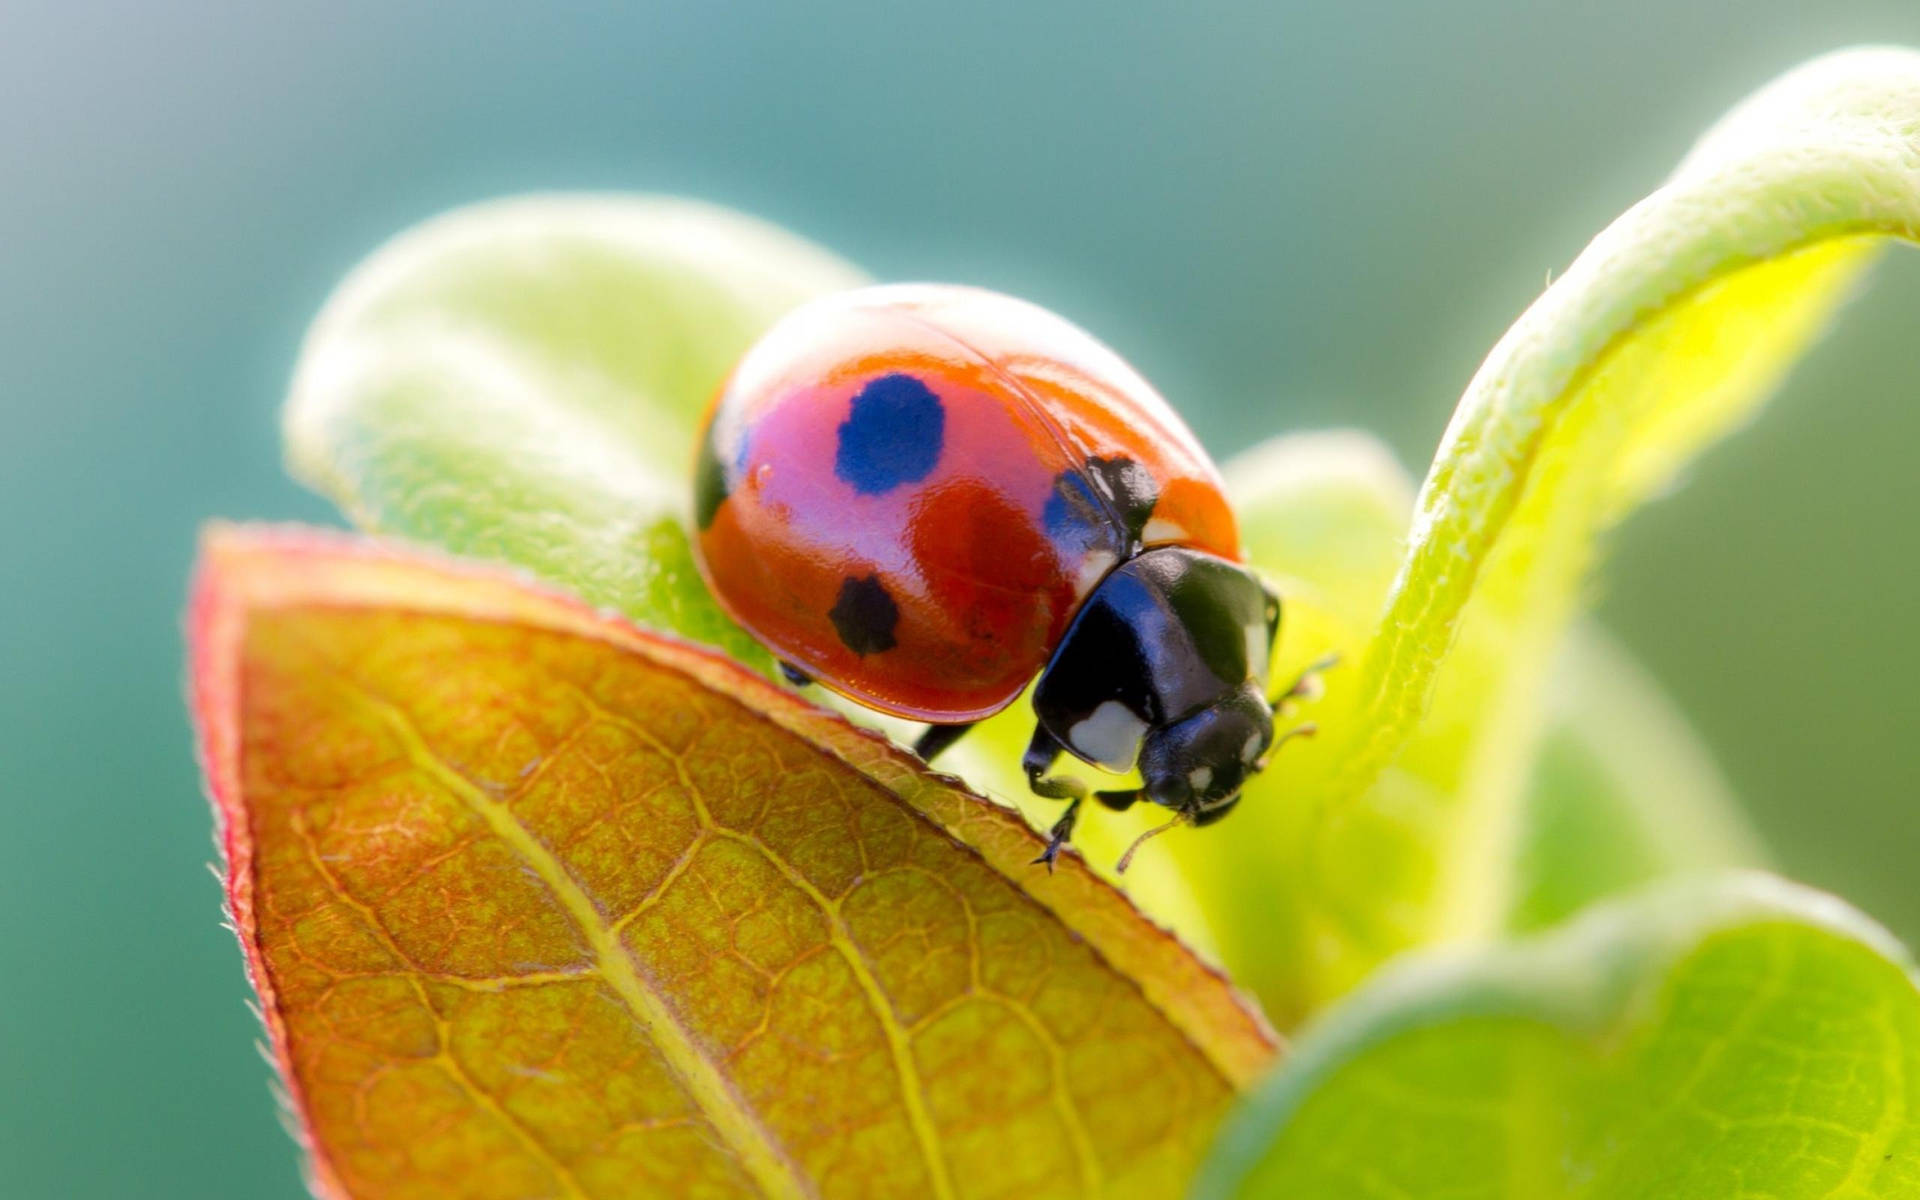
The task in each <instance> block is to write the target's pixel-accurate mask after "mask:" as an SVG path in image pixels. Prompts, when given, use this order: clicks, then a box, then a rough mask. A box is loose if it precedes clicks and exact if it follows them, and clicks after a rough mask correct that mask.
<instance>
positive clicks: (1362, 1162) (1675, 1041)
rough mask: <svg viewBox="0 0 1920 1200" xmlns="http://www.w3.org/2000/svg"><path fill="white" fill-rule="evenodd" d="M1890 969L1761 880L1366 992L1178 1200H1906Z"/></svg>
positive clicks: (1648, 898)
mask: <svg viewBox="0 0 1920 1200" xmlns="http://www.w3.org/2000/svg"><path fill="white" fill-rule="evenodd" d="M1911 970H1912V965H1911V962H1910V961H1909V959H1908V957H1907V955H1906V953H1905V952H1904V951H1903V950H1901V949H1900V947H1899V946H1897V945H1896V944H1895V943H1894V942H1893V941H1892V940H1891V938H1889V936H1888V935H1887V934H1886V933H1885V932H1884V931H1882V930H1881V929H1880V928H1878V927H1877V926H1875V925H1874V924H1873V923H1872V922H1870V921H1868V920H1867V919H1866V918H1864V917H1862V916H1860V915H1859V914H1858V913H1856V912H1854V911H1853V910H1851V909H1849V908H1847V907H1845V906H1844V905H1842V904H1841V903H1840V902H1838V901H1836V900H1833V899H1832V898H1830V897H1827V896H1824V895H1821V894H1819V893H1816V892H1812V891H1809V890H1807V889H1804V888H1800V887H1797V886H1795V885H1791V884H1787V883H1784V882H1781V881H1779V880H1776V879H1773V878H1771V877H1768V876H1760V875H1744V876H1732V877H1725V878H1722V879H1720V880H1717V881H1713V882H1711V883H1699V882H1695V883H1688V884H1682V885H1674V886H1669V887H1667V888H1663V889H1659V890H1655V891H1652V892H1649V893H1645V894H1642V895H1639V896H1636V897H1634V898H1632V899H1630V900H1625V901H1619V902H1614V903H1610V904H1607V905H1603V906H1601V907H1600V908H1598V909H1595V910H1594V911H1592V912H1590V913H1589V914H1587V915H1586V916H1583V917H1582V918H1581V919H1579V920H1578V921H1576V922H1574V923H1573V924H1572V925H1569V926H1566V927H1563V929H1562V930H1561V931H1560V932H1557V933H1554V934H1550V935H1546V936H1542V937H1539V938H1537V939H1534V940H1528V941H1522V942H1519V943H1516V944H1514V945H1511V946H1508V947H1503V948H1499V949H1492V950H1487V951H1484V952H1481V953H1477V954H1470V953H1464V952H1453V953H1451V954H1448V953H1445V952H1442V953H1438V954H1436V955H1434V956H1432V957H1423V958H1421V959H1416V960H1410V961H1408V962H1407V963H1405V964H1401V965H1398V966H1395V967H1393V968H1390V969H1389V970H1387V971H1385V972H1383V973H1382V974H1381V975H1380V976H1379V977H1377V978H1376V979H1375V980H1374V981H1372V982H1371V983H1369V984H1368V985H1367V986H1366V988H1364V989H1363V990H1362V991H1361V992H1360V993H1358V994H1356V995H1355V996H1354V997H1352V999H1351V1000H1349V1001H1348V1002H1347V1003H1346V1004H1343V1005H1341V1006H1340V1008H1339V1009H1337V1010H1336V1011H1335V1012H1334V1013H1333V1014H1332V1015H1331V1016H1330V1017H1329V1018H1328V1019H1327V1020H1326V1022H1325V1023H1324V1024H1323V1025H1321V1026H1319V1027H1318V1028H1316V1029H1314V1030H1313V1031H1311V1032H1310V1033H1309V1034H1308V1035H1307V1036H1305V1037H1304V1038H1302V1039H1301V1040H1299V1041H1298V1042H1296V1044H1295V1048H1294V1053H1293V1054H1292V1055H1291V1056H1290V1058H1289V1059H1288V1060H1287V1062H1286V1064H1285V1065H1284V1066H1283V1067H1282V1068H1281V1069H1280V1070H1279V1071H1278V1072H1277V1073H1276V1074H1275V1075H1274V1076H1273V1077H1271V1078H1270V1079H1269V1081H1268V1083H1267V1084H1266V1086H1265V1087H1263V1089H1262V1090H1261V1091H1260V1092H1258V1093H1257V1094H1256V1095H1255V1096H1254V1097H1253V1098H1252V1099H1250V1100H1249V1101H1248V1103H1247V1104H1246V1105H1245V1106H1244V1107H1243V1108H1242V1110H1241V1111H1240V1112H1239V1114H1237V1116H1236V1117H1235V1119H1234V1120H1233V1121H1232V1122H1231V1123H1230V1124H1229V1126H1228V1128H1227V1130H1226V1131H1225V1132H1224V1133H1223V1135H1222V1137H1221V1140H1220V1142H1219V1143H1218V1144H1217V1146H1216V1147H1215V1152H1214V1157H1213V1158H1212V1159H1211V1160H1210V1162H1209V1164H1208V1167H1207V1169H1206V1171H1205V1172H1203V1174H1202V1176H1201V1180H1200V1183H1199V1185H1198V1187H1197V1190H1196V1194H1197V1195H1198V1196H1200V1197H1203V1198H1208V1200H1213V1198H1224V1197H1229V1196H1233V1197H1255V1196H1259V1197H1267V1196H1271V1197H1293V1196H1382V1197H1386V1196H1447V1197H1451V1198H1455V1200H1495V1198H1506V1197H1512V1198H1514V1200H1553V1198H1555V1197H1569V1198H1571V1197H1579V1198H1580V1200H1612V1198H1614V1197H1619V1198H1621V1200H1640V1198H1643V1197H1654V1196H1657V1197H1662V1198H1665V1200H1684V1198H1689V1197H1700V1198H1702V1200H1708V1198H1711V1200H1718V1198H1721V1197H1729V1196H1769V1197H1774V1198H1775V1200H1800V1198H1805V1200H1814V1198H1816V1197H1849V1198H1852V1200H1866V1198H1870V1197H1896V1196H1912V1195H1915V1194H1920V1121H1916V1119H1915V1116H1916V1114H1920V991H1916V989H1915V981H1914V979H1913V976H1912V974H1911Z"/></svg>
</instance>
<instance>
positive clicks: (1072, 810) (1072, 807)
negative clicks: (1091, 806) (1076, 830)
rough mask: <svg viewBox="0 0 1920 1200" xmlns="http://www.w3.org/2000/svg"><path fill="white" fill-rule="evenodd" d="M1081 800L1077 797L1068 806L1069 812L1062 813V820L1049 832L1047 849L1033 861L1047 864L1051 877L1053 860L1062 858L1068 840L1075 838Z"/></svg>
mask: <svg viewBox="0 0 1920 1200" xmlns="http://www.w3.org/2000/svg"><path fill="white" fill-rule="evenodd" d="M1080 800H1081V797H1079V796H1075V797H1074V798H1073V801H1072V803H1070V804H1068V805H1067V811H1065V812H1063V813H1061V814H1060V819H1059V820H1058V821H1055V822H1054V823H1053V828H1052V829H1050V830H1048V831H1047V848H1046V849H1045V850H1042V851H1041V852H1040V857H1039V858H1036V859H1034V860H1033V861H1034V862H1036V863H1045V864H1047V874H1049V875H1051V874H1053V860H1054V859H1056V858H1059V857H1060V851H1062V850H1064V849H1066V846H1067V842H1068V840H1069V839H1071V838H1072V837H1073V823H1074V822H1075V821H1076V820H1078V819H1079V817H1080Z"/></svg>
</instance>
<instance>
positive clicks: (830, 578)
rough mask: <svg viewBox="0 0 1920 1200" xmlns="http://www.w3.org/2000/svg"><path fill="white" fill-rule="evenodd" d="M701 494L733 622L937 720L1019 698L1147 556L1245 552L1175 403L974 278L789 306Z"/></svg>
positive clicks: (707, 469)
mask: <svg viewBox="0 0 1920 1200" xmlns="http://www.w3.org/2000/svg"><path fill="white" fill-rule="evenodd" d="M856 398H858V401H859V402H858V404H856ZM1129 463H1130V464H1134V465H1127V464H1129ZM1116 489H1118V490H1116ZM696 493H697V494H696V507H697V509H698V510H699V512H698V514H697V515H698V517H699V518H700V520H699V524H700V529H699V532H698V536H697V538H696V550H697V554H696V557H697V559H698V561H699V563H700V569H701V571H702V573H703V574H704V575H705V576H706V578H707V582H708V584H709V585H710V586H711V587H712V589H713V593H714V595H715V597H716V598H717V599H718V600H719V602H720V604H721V606H722V607H724V608H725V609H726V610H727V612H728V613H730V614H731V615H732V616H733V618H734V619H735V620H737V621H739V622H740V623H741V624H742V625H744V626H745V627H746V628H747V629H748V630H749V631H750V632H751V633H753V634H754V636H756V637H757V638H759V639H760V640H761V641H762V642H763V643H765V644H766V645H767V646H768V647H769V648H771V649H772V650H773V652H774V653H775V654H777V655H779V656H780V657H781V658H783V659H785V660H787V661H789V662H791V663H793V664H794V665H796V666H798V667H799V668H800V669H801V670H803V671H805V672H806V673H807V674H809V675H812V676H813V677H814V678H815V679H817V680H819V681H820V682H821V683H823V684H825V685H827V686H828V687H831V688H833V689H834V690H835V691H838V692H841V693H843V694H845V695H847V696H850V697H852V698H853V699H855V700H858V701H859V702H861V703H862V704H865V705H867V706H869V707H871V708H876V709H879V710H881V711H883V712H888V713H893V714H895V715H897V716H903V717H912V718H915V719H918V720H925V721H941V722H958V721H967V720H973V719H975V718H978V717H983V716H987V715H989V714H991V713H993V712H996V711H998V710H999V709H1001V708H1004V707H1006V705H1007V704H1008V703H1010V702H1011V701H1012V700H1013V699H1014V698H1015V697H1016V696H1018V695H1019V694H1020V691H1021V689H1022V688H1024V687H1025V686H1026V684H1027V682H1028V681H1029V680H1030V679H1032V678H1033V676H1034V674H1035V673H1036V672H1038V671H1039V669H1040V668H1041V667H1042V666H1044V665H1045V664H1046V661H1047V659H1048V658H1049V656H1050V655H1051V654H1052V651H1053V647H1054V646H1055V644H1056V643H1057V642H1058V641H1059V639H1060V637H1061V635H1062V634H1063V633H1064V632H1065V630H1066V627H1067V624H1068V623H1069V622H1070V621H1071V620H1072V618H1073V614H1074V612H1075V611H1076V610H1077V609H1078V608H1079V606H1080V602H1081V601H1082V600H1083V599H1085V598H1086V596H1087V595H1088V593H1090V592H1091V591H1092V590H1093V588H1094V587H1095V585H1096V584H1097V583H1098V582H1099V580H1100V579H1101V578H1102V577H1103V576H1104V575H1105V573H1106V572H1107V571H1108V570H1110V569H1112V567H1113V566H1115V565H1116V564H1117V563H1118V562H1119V561H1121V560H1122V559H1123V558H1125V557H1128V556H1130V555H1131V554H1134V553H1137V552H1138V550H1139V549H1140V548H1141V547H1142V546H1153V545H1182V546H1191V547H1194V548H1196V549H1200V550H1205V551H1208V552H1210V553H1213V554H1217V555H1220V556H1221V557H1223V558H1227V559H1230V560H1233V561H1238V560H1239V539H1238V534H1237V532H1236V530H1235V527H1234V520H1233V513H1232V510H1231V509H1230V508H1229V507H1228V506H1227V502H1226V498H1225V496H1224V495H1223V493H1222V491H1221V485H1220V478H1219V475H1218V473H1217V472H1216V471H1215V469H1214V466H1213V463H1212V462H1211V461H1210V460H1209V459H1208V458H1207V455H1206V452H1205V451H1204V450H1202V449H1201V448H1200V445H1199V443H1198V442H1196V441H1195V440H1194V437H1193V434H1192V433H1191V432H1189V431H1188V429H1187V427H1186V425H1185V424H1183V423H1182V422H1181V420H1180V418H1179V417H1178V416H1176V415H1175V414H1174V412H1173V410H1172V409H1170V408H1168V407H1167V404H1166V401H1164V400H1162V399H1161V398H1160V396H1159V394H1158V393H1156V392H1155V391H1154V390H1153V388H1152V387H1151V386H1150V385H1149V384H1148V383H1147V382H1146V381H1145V380H1144V379H1142V378H1141V377H1140V376H1139V375H1138V374H1137V373H1135V372H1134V370H1133V369H1132V368H1131V367H1129V366H1127V364H1126V363H1124V362H1123V361H1121V359H1120V358H1119V357H1118V356H1117V355H1115V354H1114V353H1113V352H1112V351H1111V350H1108V349H1107V348H1106V347H1105V346H1103V345H1101V344H1100V343H1099V342H1098V341H1096V340H1095V339H1094V338H1093V337H1092V336H1090V335H1089V334H1087V333H1086V332H1084V331H1083V330H1081V329H1079V328H1078V327H1077V326H1074V325H1072V324H1070V323H1069V322H1067V321H1065V320H1063V319H1061V318H1060V317H1057V316H1055V315H1053V314H1052V313H1049V312H1047V311H1046V310H1045V309H1042V308H1039V307H1036V306H1034V305H1031V304H1028V303H1026V302H1024V301H1020V300H1015V299H1013V298H1011V297H1008V296H1002V295H999V294H997V293H994V292H987V291H981V290H978V289H974V288H961V287H946V286H936V285H928V284H915V285H898V286H889V287H875V288H865V289H862V290H859V291H855V292H848V293H844V294H841V295H837V296H832V297H828V298H826V299H824V300H820V301H816V302H814V303H812V304H809V305H807V306H805V307H804V308H801V309H800V310H798V311H796V312H794V313H793V314H791V315H790V316H788V317H786V318H785V319H784V320H782V321H781V322H780V323H779V324H778V325H776V326H775V327H774V328H773V329H772V330H771V331H769V332H768V334H767V335H766V336H765V337H764V338H762V339H761V341H760V342H759V343H758V344H756V345H755V346H754V347H753V349H751V350H750V351H748V353H747V355H746V357H745V358H744V359H742V360H741V362H740V364H739V366H738V367H736V368H735V370H734V373H733V375H732V376H731V378H729V380H728V381H727V382H726V384H724V385H723V386H722V388H721V390H720V394H719V395H718V396H717V397H716V398H715V401H714V404H713V407H712V409H711V410H710V411H709V412H708V415H707V423H706V427H705V428H704V429H703V430H702V433H701V438H700V463H699V468H698V479H697V481H696ZM1129 497H1131V498H1132V500H1133V501H1134V502H1135V503H1133V504H1132V505H1129V503H1128V502H1127V501H1128V498H1129ZM1146 503H1150V504H1151V509H1150V511H1149V510H1148V509H1147V508H1145V507H1144V504H1146Z"/></svg>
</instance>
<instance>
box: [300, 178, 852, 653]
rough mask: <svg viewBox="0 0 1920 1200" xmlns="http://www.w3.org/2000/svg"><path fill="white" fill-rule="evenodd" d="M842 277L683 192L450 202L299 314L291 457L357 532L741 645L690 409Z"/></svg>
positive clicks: (789, 241)
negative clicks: (707, 530)
mask: <svg viewBox="0 0 1920 1200" xmlns="http://www.w3.org/2000/svg"><path fill="white" fill-rule="evenodd" d="M861 282H863V279H862V277H861V275H860V274H859V273H858V272H857V271H856V270H854V268H852V267H851V266H849V265H847V264H846V263H844V262H842V261H841V260H839V259H837V258H834V257H833V256H831V255H829V254H828V253H827V252H825V251H823V250H821V249H819V248H817V247H815V246H813V245H811V244H809V243H806V242H804V241H801V240H800V239H799V238H796V237H794V236H792V235H791V234H787V233H785V232H783V231H781V230H778V229H775V228H774V227H772V226H769V225H765V224H763V223H761V222H758V221H754V220H751V219H749V218H747V217H743V216H740V215H738V214H736V213H732V212H729V211H727V210H725V209H720V208H715V207H712V206H710V205H704V204H697V203H693V202H691V201H685V200H677V199H669V198H659V197H616V196H532V197H524V198H518V199H511V200H503V201H496V202H493V203H489V204H483V205H478V206H476V207H473V208H468V209H463V210H460V211H457V212H454V213H450V214H448V215H446V216H443V217H440V218H437V219H435V220H433V221H430V222H428V223H426V224H425V225H422V226H420V227H419V228H417V229H414V230H412V231H410V232H407V233H404V234H402V235H401V236H400V237H398V238H396V239H395V240H394V241H392V242H391V243H389V244H388V245H387V246H385V247H383V248H382V249H381V250H379V251H378V252H377V253H375V254H374V255H373V256H372V257H371V258H369V259H368V260H367V261H366V262H365V263H364V264H362V265H361V266H360V267H359V269H358V270H356V271H355V272H354V273H353V275H352V276H351V277H350V278H349V279H348V280H347V281H346V282H345V283H344V284H343V285H341V287H340V289H339V290H338V291H337V292H336V293H335V294H334V296H333V298H332V299H331V300H330V301H329V302H328V304H327V306H326V309H325V310H324V311H323V312H322V313H321V315H320V317H319V318H318V320H317V321H316V322H315V323H314V326H313V329H312V331H311V333H310V334H309V335H308V337H307V342H306V346H305V347H304V349H303V351H302V353H301V357H300V364H299V368H298V370H297V372H296V375H295V378H294V383H293V391H292V395H291V398H290V399H289V400H288V403H287V408H286V418H285V421H286V443H287V460H288V464H289V466H290V467H291V469H292V471H293V473H294V474H295V475H296V476H297V477H299V478H300V479H302V480H304V481H305V482H307V483H308V484H310V485H312V486H313V487H314V488H316V489H318V490H319V491H321V492H322V493H324V494H326V495H327V496H328V497H329V498H331V499H332V500H333V501H334V502H335V503H337V504H339V505H340V507H341V508H342V509H343V510H344V511H345V512H346V513H347V514H348V516H350V517H351V518H352V519H353V521H354V522H355V524H357V525H359V526H360V527H361V528H363V529H368V530H371V531H374V532H379V533H389V534H396V535H399V536H402V537H406V538H409V539H411V540H415V541H419V542H423V543H426V544H428V545H433V546H437V547H440V548H442V549H445V550H449V551H452V552H453V553H456V554H460V555H465V556H469V557H474V558H481V559H490V560H494V561H499V562H506V563H511V564H514V565H516V566H519V567H522V568H525V569H527V570H530V571H533V572H534V573H535V574H537V575H540V576H542V577H544V578H546V579H548V580H550V581H552V582H555V583H558V584H561V585H563V586H565V587H567V588H570V589H571V590H573V591H574V592H576V593H577V594H579V595H580V596H582V597H584V598H585V599H587V600H589V601H591V602H593V603H594V604H598V605H603V606H605V607H609V608H613V609H617V610H619V611H621V612H623V613H625V614H627V615H628V616H631V617H634V618H636V619H638V620H640V621H642V622H644V623H646V624H649V625H651V626H653V627H655V628H659V629H666V630H670V631H673V632H676V633H680V634H683V635H685V636H687V637H690V638H693V639H695V640H697V641H702V642H706V643H709V644H713V645H718V646H721V647H723V648H725V649H728V650H730V651H732V652H734V653H735V654H737V655H740V656H743V657H746V658H747V659H748V660H749V661H754V662H761V661H764V659H765V655H764V654H761V653H760V652H758V651H757V650H755V649H754V647H753V643H752V642H751V640H750V639H748V638H747V637H746V635H745V634H743V633H742V632H741V631H740V630H739V629H738V628H737V627H735V626H734V625H733V624H732V622H730V621H728V620H727V619H726V618H725V616H724V615H722V614H721V613H720V611H719V609H718V608H717V607H716V606H715V605H714V604H713V602H712V600H711V599H710V598H709V597H708V595H707V592H706V589H705V588H704V587H703V586H702V585H701V581H700V579H699V576H698V574H697V572H696V571H695V570H694V568H693V564H692V559H691V557H690V554H689V549H688V545H687V538H686V533H685V525H684V520H683V515H684V513H685V511H686V508H687V494H688V484H687V479H688V474H689V472H690V470H691V463H692V439H693V429H694V426H695V424H696V422H697V421H698V419H699V416H700V413H701V411H702V410H703V408H704V406H705V404H706V403H707V400H708V398H709V397H711V396H712V394H713V392H714V390H715V389H716V388H717V387H718V385H719V383H720V381H721V380H722V378H724V376H725V375H726V373H727V372H728V371H729V370H731V369H732V367H733V364H734V361H735V360H736V359H737V358H739V356H740V354H741V353H742V352H743V351H744V350H745V349H746V348H747V346H748V345H750V344H751V343H752V342H753V340H754V338H756V337H758V336H759V334H760V333H761V332H762V331H764V330H765V329H766V328H767V326H769V325H771V324H772V323H773V321H774V320H776V319H777V318H778V317H780V316H781V315H782V314H783V313H785V312H787V311H788V310H789V309H791V308H793V307H794V306H795V305H797V304H800V303H801V302H803V301H805V300H807V299H810V298H811V297H813V296H816V295H820V294H822V293H825V292H829V291H834V290H837V289H840V288H846V287H853V286H857V285H858V284H860V283H861Z"/></svg>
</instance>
